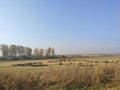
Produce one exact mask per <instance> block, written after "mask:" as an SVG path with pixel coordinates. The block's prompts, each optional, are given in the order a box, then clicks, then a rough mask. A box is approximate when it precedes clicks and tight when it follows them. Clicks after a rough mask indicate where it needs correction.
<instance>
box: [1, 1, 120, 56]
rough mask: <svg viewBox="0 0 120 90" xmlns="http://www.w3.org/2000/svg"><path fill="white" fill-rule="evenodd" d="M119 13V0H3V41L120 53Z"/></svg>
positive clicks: (62, 49) (72, 50)
mask: <svg viewBox="0 0 120 90" xmlns="http://www.w3.org/2000/svg"><path fill="white" fill-rule="evenodd" d="M119 16H120V1H119V0H0V44H8V45H10V44H16V45H24V46H29V47H31V48H35V47H37V48H44V49H45V48H47V47H49V46H50V47H54V48H55V50H56V53H57V54H93V53H94V54H96V53H97V54H98V53H100V54H102V53H103V54H105V53H107V54H109V53H113V54H114V53H120V35H119V34H120V27H119V24H120V17H119Z"/></svg>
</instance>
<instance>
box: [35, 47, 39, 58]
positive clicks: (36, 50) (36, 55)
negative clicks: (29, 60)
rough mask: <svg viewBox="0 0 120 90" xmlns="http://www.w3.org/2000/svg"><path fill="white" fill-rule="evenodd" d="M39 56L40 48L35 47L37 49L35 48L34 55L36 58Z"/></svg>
mask: <svg viewBox="0 0 120 90" xmlns="http://www.w3.org/2000/svg"><path fill="white" fill-rule="evenodd" d="M39 56H40V52H39V49H38V48H35V49H34V57H35V58H39Z"/></svg>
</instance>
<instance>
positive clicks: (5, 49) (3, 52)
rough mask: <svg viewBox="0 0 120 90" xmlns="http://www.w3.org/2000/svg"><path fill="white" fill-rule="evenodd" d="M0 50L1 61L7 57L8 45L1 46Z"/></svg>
mask: <svg viewBox="0 0 120 90" xmlns="http://www.w3.org/2000/svg"><path fill="white" fill-rule="evenodd" d="M0 49H1V51H2V55H3V59H6V58H7V57H8V53H9V49H8V45H6V44H2V45H0Z"/></svg>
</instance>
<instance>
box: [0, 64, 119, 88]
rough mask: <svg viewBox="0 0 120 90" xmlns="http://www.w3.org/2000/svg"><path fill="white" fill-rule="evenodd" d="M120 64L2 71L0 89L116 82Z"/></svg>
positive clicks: (72, 86) (93, 84) (66, 86)
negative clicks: (37, 70) (33, 70)
mask: <svg viewBox="0 0 120 90" xmlns="http://www.w3.org/2000/svg"><path fill="white" fill-rule="evenodd" d="M119 80H120V66H118V65H115V64H113V65H102V66H101V65H99V66H97V67H92V68H91V67H84V68H83V67H82V68H81V67H78V66H71V67H65V68H62V69H59V70H58V69H54V68H49V69H47V70H46V71H44V72H38V73H37V72H35V73H32V72H31V73H20V72H17V73H16V72H12V71H7V72H6V71H2V72H1V73H0V89H1V90H44V89H48V90H49V89H53V88H54V89H55V90H56V89H57V88H74V87H76V88H81V87H84V86H97V85H101V84H110V83H113V82H115V83H118V82H119Z"/></svg>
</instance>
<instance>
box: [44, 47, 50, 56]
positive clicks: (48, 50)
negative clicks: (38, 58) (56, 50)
mask: <svg viewBox="0 0 120 90" xmlns="http://www.w3.org/2000/svg"><path fill="white" fill-rule="evenodd" d="M45 52H46V56H47V57H49V56H51V47H49V48H48V49H46V50H45Z"/></svg>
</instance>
